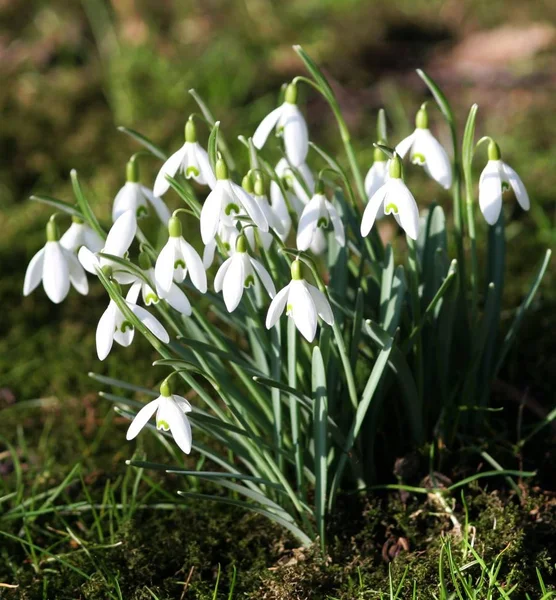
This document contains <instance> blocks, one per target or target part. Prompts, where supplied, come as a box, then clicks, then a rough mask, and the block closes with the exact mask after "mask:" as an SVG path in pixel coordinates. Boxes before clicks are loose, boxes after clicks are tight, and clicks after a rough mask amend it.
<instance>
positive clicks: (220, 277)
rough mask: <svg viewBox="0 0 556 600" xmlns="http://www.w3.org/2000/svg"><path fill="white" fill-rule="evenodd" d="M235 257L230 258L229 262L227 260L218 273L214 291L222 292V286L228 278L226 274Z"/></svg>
mask: <svg viewBox="0 0 556 600" xmlns="http://www.w3.org/2000/svg"><path fill="white" fill-rule="evenodd" d="M232 258H233V256H230V258H228V259H227V260H225V261H224V262H223V263H222V264H221V265H220V268H219V269H218V271H217V272H216V277H215V278H214V291H215V292H217V293H218V292H220V291H221V290H222V285H223V283H224V277H226V273H227V272H228V269H229V268H230V265H231V264H232Z"/></svg>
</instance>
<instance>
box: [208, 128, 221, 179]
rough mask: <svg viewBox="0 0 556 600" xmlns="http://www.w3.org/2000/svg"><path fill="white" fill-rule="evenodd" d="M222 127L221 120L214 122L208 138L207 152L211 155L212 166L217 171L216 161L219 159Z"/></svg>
mask: <svg viewBox="0 0 556 600" xmlns="http://www.w3.org/2000/svg"><path fill="white" fill-rule="evenodd" d="M219 129H220V121H216V123H215V124H214V126H213V128H212V130H211V132H210V136H209V139H208V145H207V152H208V156H209V161H210V166H211V168H212V170H213V171H214V172H216V161H217V160H218V154H217V149H218V130H219Z"/></svg>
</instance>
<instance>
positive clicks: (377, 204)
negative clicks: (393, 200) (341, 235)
mask: <svg viewBox="0 0 556 600" xmlns="http://www.w3.org/2000/svg"><path fill="white" fill-rule="evenodd" d="M390 181H392V180H389V181H387V182H386V183H385V184H384V185H383V186H382V187H381V188H379V189H378V190H377V191H376V192H375V194H374V196H372V197H371V198H370V199H369V202H368V203H367V206H365V210H364V212H363V218H362V219H361V235H362V236H363V237H365V236H367V235H369V232H370V231H371V229H372V228H373V225H374V223H375V220H376V217H377V213H378V211H379V210H380V209H381V208H382V207H383V205H384V198H385V197H386V194H387V193H388V186H389V184H390Z"/></svg>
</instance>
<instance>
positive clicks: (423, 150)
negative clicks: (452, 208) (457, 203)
mask: <svg viewBox="0 0 556 600" xmlns="http://www.w3.org/2000/svg"><path fill="white" fill-rule="evenodd" d="M411 153H412V154H413V153H415V154H421V155H423V156H424V157H425V164H424V168H425V171H426V173H427V175H429V176H430V177H431V178H432V179H434V180H435V181H436V182H438V183H439V184H440V185H441V186H442V187H443V188H445V189H448V188H449V187H450V186H451V185H452V165H451V164H450V159H449V158H448V155H447V154H446V150H444V148H443V147H442V145H441V144H440V142H438V140H437V139H436V138H435V137H434V136H433V135H432V133H431V132H430V131H429V130H428V129H418V130H417V131H416V133H415V143H414V144H413V148H412V150H411Z"/></svg>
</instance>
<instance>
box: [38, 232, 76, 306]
mask: <svg viewBox="0 0 556 600" xmlns="http://www.w3.org/2000/svg"><path fill="white" fill-rule="evenodd" d="M42 284H43V287H44V291H45V292H46V295H47V296H48V297H49V298H50V299H51V300H52V302H54V303H55V304H59V303H60V302H62V300H63V299H64V298H65V297H66V296H67V295H68V292H69V288H70V278H69V268H68V263H67V260H66V256H65V254H64V248H62V246H60V243H59V242H46V244H45V246H44V261H43V269H42Z"/></svg>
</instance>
